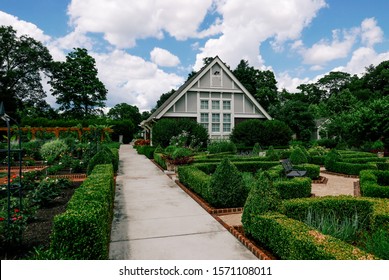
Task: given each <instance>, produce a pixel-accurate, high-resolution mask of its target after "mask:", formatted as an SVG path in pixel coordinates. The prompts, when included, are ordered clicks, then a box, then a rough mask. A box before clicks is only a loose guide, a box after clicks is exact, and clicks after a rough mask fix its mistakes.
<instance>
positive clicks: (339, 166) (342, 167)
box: [326, 162, 377, 175]
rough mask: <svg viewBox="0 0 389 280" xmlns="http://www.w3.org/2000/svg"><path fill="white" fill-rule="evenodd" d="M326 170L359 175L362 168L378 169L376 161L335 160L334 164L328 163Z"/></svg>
mask: <svg viewBox="0 0 389 280" xmlns="http://www.w3.org/2000/svg"><path fill="white" fill-rule="evenodd" d="M326 170H328V171H331V172H336V173H342V174H347V175H359V173H360V172H361V171H362V170H377V165H376V164H374V163H347V162H335V163H333V164H332V165H326Z"/></svg>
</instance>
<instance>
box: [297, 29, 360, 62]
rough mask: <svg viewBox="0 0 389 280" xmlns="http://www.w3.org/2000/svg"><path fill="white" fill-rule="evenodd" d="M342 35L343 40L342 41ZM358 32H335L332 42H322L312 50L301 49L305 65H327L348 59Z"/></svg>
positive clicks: (353, 30)
mask: <svg viewBox="0 0 389 280" xmlns="http://www.w3.org/2000/svg"><path fill="white" fill-rule="evenodd" d="M341 34H342V35H343V38H342V39H341V38H340V37H341ZM356 37H357V30H356V29H352V30H350V31H343V32H341V31H340V30H333V31H332V41H331V42H328V41H326V40H321V41H320V42H318V43H316V44H314V45H313V46H312V47H311V48H308V49H306V48H304V47H301V48H300V49H299V53H300V54H301V55H302V56H303V62H304V63H305V64H311V65H315V66H316V68H317V66H318V65H323V64H326V63H327V62H329V61H332V60H335V59H339V58H344V57H347V56H348V55H349V54H350V51H351V49H352V47H353V45H354V43H355V40H356Z"/></svg>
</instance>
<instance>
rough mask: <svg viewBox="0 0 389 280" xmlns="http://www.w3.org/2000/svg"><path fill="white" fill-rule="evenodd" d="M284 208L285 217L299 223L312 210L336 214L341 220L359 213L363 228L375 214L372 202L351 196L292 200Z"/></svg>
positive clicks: (284, 204)
mask: <svg viewBox="0 0 389 280" xmlns="http://www.w3.org/2000/svg"><path fill="white" fill-rule="evenodd" d="M283 206H284V212H283V213H284V214H285V215H287V216H288V217H289V218H293V219H296V220H299V221H304V220H305V218H306V217H307V213H308V211H309V210H310V209H314V210H315V211H318V212H320V213H323V214H334V215H335V216H336V217H337V218H339V219H343V218H350V217H352V216H353V215H355V213H357V215H358V220H359V221H361V222H362V224H361V225H362V227H363V228H367V227H368V226H369V225H370V216H371V215H372V213H373V204H372V203H371V202H369V201H367V200H360V199H355V198H353V197H351V196H338V197H316V198H310V199H292V200H287V201H284V203H283Z"/></svg>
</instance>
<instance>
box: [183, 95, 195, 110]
mask: <svg viewBox="0 0 389 280" xmlns="http://www.w3.org/2000/svg"><path fill="white" fill-rule="evenodd" d="M186 95H187V101H186V102H187V111H188V112H197V92H188V93H187V94H186Z"/></svg>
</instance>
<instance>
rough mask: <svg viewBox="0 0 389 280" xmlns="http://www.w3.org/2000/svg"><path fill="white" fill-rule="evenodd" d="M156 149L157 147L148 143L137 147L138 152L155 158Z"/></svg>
mask: <svg viewBox="0 0 389 280" xmlns="http://www.w3.org/2000/svg"><path fill="white" fill-rule="evenodd" d="M155 149H156V147H154V146H148V145H144V146H137V147H136V150H137V152H138V154H140V155H145V156H146V157H147V158H149V159H152V158H154V151H155Z"/></svg>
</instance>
